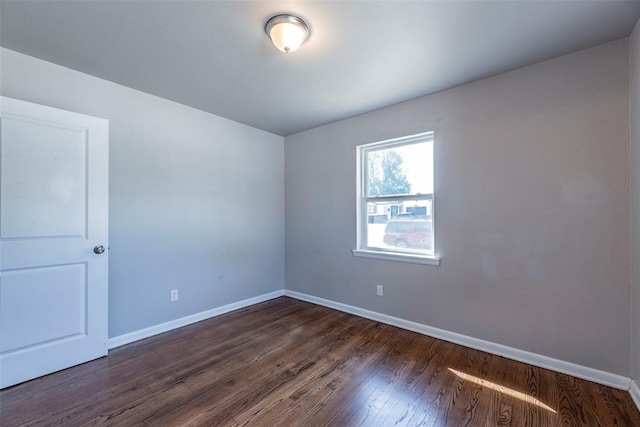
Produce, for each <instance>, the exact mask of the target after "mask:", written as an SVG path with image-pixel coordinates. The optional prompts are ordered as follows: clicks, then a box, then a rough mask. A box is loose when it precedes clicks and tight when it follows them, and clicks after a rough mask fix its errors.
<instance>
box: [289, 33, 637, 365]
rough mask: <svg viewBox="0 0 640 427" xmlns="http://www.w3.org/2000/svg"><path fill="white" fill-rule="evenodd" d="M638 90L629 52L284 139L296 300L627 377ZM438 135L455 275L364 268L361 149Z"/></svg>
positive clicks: (440, 233) (440, 219)
mask: <svg viewBox="0 0 640 427" xmlns="http://www.w3.org/2000/svg"><path fill="white" fill-rule="evenodd" d="M425 78H428V76H425ZM628 79H629V65H628V40H626V39H625V40H620V41H617V42H613V43H609V44H606V45H602V46H599V47H595V48H592V49H588V50H585V51H581V52H578V53H575V54H571V55H567V56H563V57H560V58H556V59H553V60H550V61H547V62H543V63H540V64H537V65H533V66H530V67H526V68H523V69H520V70H516V71H513V72H510V73H506V74H502V75H499V76H496V77H492V78H489V79H485V80H482V81H478V82H475V83H472V84H469V85H465V86H461V87H457V88H454V89H450V90H446V91H443V92H440V93H437V94H434V95H429V96H426V97H422V98H418V99H415V100H413V101H409V102H405V103H401V104H398V105H395V106H391V107H388V108H385V109H382V110H378V111H374V112H371V113H367V114H364V115H361V116H358V117H354V118H351V119H347V120H344V121H341V122H337V123H333V124H330V125H327V126H324V127H320V128H316V129H313V130H310V131H307V132H304V133H300V134H297V135H293V136H289V137H287V138H285V218H286V221H285V224H286V237H285V248H286V257H285V287H286V288H287V289H291V290H295V291H299V292H303V293H306V294H309V295H314V296H317V297H321V298H326V299H329V300H333V301H337V302H341V303H346V304H350V305H354V306H357V307H362V308H365V309H369V310H373V311H376V312H380V313H384V314H389V315H392V316H397V317H400V318H404V319H408V320H412V321H415V322H419V323H422V324H426V325H430V326H434V327H438V328H442V329H445V330H448V331H453V332H457V333H461V334H465V335H469V336H472V337H476V338H480V339H484V340H489V341H492V342H495V343H500V344H504V345H508V346H512V347H515V348H519V349H523V350H527V351H531V352H535V353H539V354H543V355H547V356H550V357H554V358H558V359H561V360H565V361H569V362H573V363H577V364H580V365H584V366H588V367H592V368H596V369H601V370H604V371H607V372H611V373H615V374H620V375H626V376H629V374H630V372H629V369H630V363H629V362H630V360H629V354H630V345H629V337H630V322H629V319H630V307H629V292H630V289H629V283H630V282H629V277H630V262H629V167H628V159H627V156H628V149H629V136H628V131H629V87H628ZM372 90H375V88H373V89H372ZM429 130H434V131H435V137H436V142H435V163H436V166H435V167H436V171H435V192H436V196H435V197H436V199H435V211H436V216H435V217H436V252H437V253H439V254H440V256H441V257H442V262H441V265H440V266H438V267H436V266H424V265H416V264H407V263H400V262H392V261H382V260H374V259H365V258H355V257H353V256H352V254H351V250H352V249H353V248H354V245H355V242H356V211H355V207H356V183H355V180H356V146H357V145H358V144H363V143H368V142H373V141H378V140H384V139H387V138H392V137H398V136H403V135H410V134H415V133H418V132H423V131H429ZM377 284H383V285H384V287H385V289H384V290H385V294H384V297H382V298H381V297H377V296H376V292H375V291H376V285H377Z"/></svg>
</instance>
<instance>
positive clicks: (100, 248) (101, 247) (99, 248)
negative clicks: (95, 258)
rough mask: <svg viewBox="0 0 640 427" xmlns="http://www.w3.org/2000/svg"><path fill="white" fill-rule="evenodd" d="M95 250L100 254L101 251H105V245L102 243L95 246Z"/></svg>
mask: <svg viewBox="0 0 640 427" xmlns="http://www.w3.org/2000/svg"><path fill="white" fill-rule="evenodd" d="M93 252H94V253H96V254H98V255H100V254H101V253H103V252H104V246H102V245H100V246H96V247H95V248H93Z"/></svg>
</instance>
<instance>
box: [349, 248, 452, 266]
mask: <svg viewBox="0 0 640 427" xmlns="http://www.w3.org/2000/svg"><path fill="white" fill-rule="evenodd" d="M351 253H352V254H353V256H356V257H362V258H374V259H384V260H386V261H398V262H410V263H413V264H426V265H440V258H438V257H434V256H427V255H413V254H400V253H396V252H385V251H372V250H368V249H353V250H352V251H351Z"/></svg>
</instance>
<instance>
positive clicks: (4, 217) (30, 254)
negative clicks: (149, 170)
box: [0, 97, 109, 388]
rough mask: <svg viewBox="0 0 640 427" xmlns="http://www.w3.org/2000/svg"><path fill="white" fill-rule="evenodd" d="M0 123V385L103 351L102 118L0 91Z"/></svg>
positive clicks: (105, 147) (105, 149)
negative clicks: (18, 97) (7, 94)
mask: <svg viewBox="0 0 640 427" xmlns="http://www.w3.org/2000/svg"><path fill="white" fill-rule="evenodd" d="M0 124H1V138H0V388H4V387H8V386H11V385H13V384H17V383H20V382H23V381H27V380H30V379H32V378H36V377H39V376H42V375H46V374H48V373H51V372H55V371H58V370H61V369H65V368H68V367H70V366H73V365H77V364H79V363H83V362H86V361H88V360H93V359H96V358H98V357H102V356H105V355H106V354H107V320H108V319H107V316H108V312H107V297H108V289H107V284H108V280H107V273H108V253H107V251H106V250H105V251H104V252H103V253H100V252H101V251H102V249H101V248H105V249H107V248H108V241H107V239H108V229H107V227H108V217H107V216H108V194H109V189H108V174H109V168H108V156H109V122H108V121H107V120H104V119H98V118H95V117H90V116H85V115H82V114H77V113H72V112H70V111H64V110H59V109H57V108H50V107H45V106H42V105H38V104H32V103H30V102H24V101H19V100H16V99H12V98H7V97H0ZM94 248H95V249H94Z"/></svg>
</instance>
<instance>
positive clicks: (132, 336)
mask: <svg viewBox="0 0 640 427" xmlns="http://www.w3.org/2000/svg"><path fill="white" fill-rule="evenodd" d="M283 295H284V290H279V291H275V292H270V293H268V294H263V295H258V296H257V297H253V298H249V299H245V300H242V301H238V302H234V303H231V304H227V305H224V306H222V307H217V308H212V309H211V310H207V311H203V312H200V313H196V314H192V315H190V316H185V317H181V318H180V319H175V320H171V321H170V322H166V323H161V324H159V325H155V326H151V327H149V328H145V329H140V330H139V331H135V332H130V333H128V334H124V335H119V336H117V337H113V338H109V340H108V341H107V347H108V348H109V349H112V348H116V347H120V346H122V345H125V344H129V343H132V342H134V341H138V340H142V339H145V338H149V337H152V336H154V335H158V334H161V333H163V332H168V331H170V330H172V329H177V328H181V327H183V326H187V325H190V324H192V323H196V322H200V321H202V320H206V319H209V318H211V317H215V316H219V315H221V314H225V313H228V312H230V311H234V310H238V309H241V308H245V307H249V306H250V305H254V304H258V303H261V302H264V301H268V300H270V299H274V298H278V297H281V296H283Z"/></svg>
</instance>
